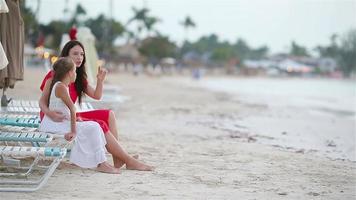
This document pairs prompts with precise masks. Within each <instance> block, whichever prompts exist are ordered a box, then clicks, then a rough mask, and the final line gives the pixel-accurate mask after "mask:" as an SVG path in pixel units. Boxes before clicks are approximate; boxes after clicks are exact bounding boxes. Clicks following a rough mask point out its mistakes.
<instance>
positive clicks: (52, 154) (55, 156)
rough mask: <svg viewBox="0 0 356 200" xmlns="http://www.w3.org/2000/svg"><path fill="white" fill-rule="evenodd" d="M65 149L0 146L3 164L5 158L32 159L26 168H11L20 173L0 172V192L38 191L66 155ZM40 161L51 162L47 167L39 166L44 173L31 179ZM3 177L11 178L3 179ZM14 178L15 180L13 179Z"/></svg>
mask: <svg viewBox="0 0 356 200" xmlns="http://www.w3.org/2000/svg"><path fill="white" fill-rule="evenodd" d="M66 152H67V150H66V149H65V148H58V147H19V146H0V156H1V159H2V161H3V163H5V162H4V160H5V158H7V157H32V158H34V160H33V162H32V163H31V164H30V165H29V166H28V167H21V168H19V167H11V166H6V168H7V169H9V168H14V169H16V170H20V171H22V172H15V173H14V172H1V173H0V176H1V177H2V178H1V180H0V191H3V192H31V191H36V190H38V189H40V188H41V187H42V186H43V185H45V184H46V182H47V180H48V179H49V177H50V176H51V175H52V174H53V172H54V171H55V169H56V168H57V166H58V165H59V163H60V162H61V160H63V158H64V156H65V155H66ZM42 159H50V160H51V161H52V162H51V163H50V164H49V165H47V166H40V168H44V169H45V171H44V172H43V174H42V175H41V176H40V177H39V178H38V176H37V177H32V176H33V173H32V172H33V170H34V168H35V167H38V166H39V165H38V162H39V161H40V160H42ZM4 177H11V179H9V178H4ZM15 178H16V179H15Z"/></svg>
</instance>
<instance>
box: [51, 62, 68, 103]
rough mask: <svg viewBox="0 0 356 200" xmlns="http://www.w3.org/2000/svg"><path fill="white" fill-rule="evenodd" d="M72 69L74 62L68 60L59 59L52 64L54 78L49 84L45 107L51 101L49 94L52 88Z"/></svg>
mask: <svg viewBox="0 0 356 200" xmlns="http://www.w3.org/2000/svg"><path fill="white" fill-rule="evenodd" d="M73 67H74V62H73V61H72V59H70V58H66V57H64V58H59V59H58V60H57V61H56V62H55V63H54V64H53V70H54V76H53V79H52V82H51V86H50V90H49V97H48V101H47V106H49V101H50V99H51V93H52V89H53V86H54V84H55V83H56V82H58V81H62V80H63V79H64V78H65V76H66V75H67V73H68V72H70V70H72V69H73Z"/></svg>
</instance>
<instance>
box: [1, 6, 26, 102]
mask: <svg viewBox="0 0 356 200" xmlns="http://www.w3.org/2000/svg"><path fill="white" fill-rule="evenodd" d="M6 3H7V6H8V8H9V12H8V13H1V14H0V41H1V43H2V45H3V48H4V52H5V54H6V57H7V59H8V61H9V63H8V65H7V67H5V68H4V69H2V70H0V88H2V89H3V91H4V92H5V90H6V89H7V88H14V86H15V83H16V81H19V80H23V76H24V67H23V54H24V35H25V34H24V22H23V19H22V16H21V12H20V5H19V4H20V1H19V0H7V1H6ZM6 100H7V99H6V96H5V95H4V93H3V97H2V101H1V105H2V106H6V105H7V103H6V102H7V101H6Z"/></svg>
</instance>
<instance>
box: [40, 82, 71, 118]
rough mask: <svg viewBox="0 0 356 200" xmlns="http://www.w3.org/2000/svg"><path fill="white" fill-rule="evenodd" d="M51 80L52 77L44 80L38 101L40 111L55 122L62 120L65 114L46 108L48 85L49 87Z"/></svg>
mask: <svg viewBox="0 0 356 200" xmlns="http://www.w3.org/2000/svg"><path fill="white" fill-rule="evenodd" d="M51 82H52V78H50V79H48V80H47V81H46V84H45V86H44V88H43V91H42V94H41V97H40V100H39V102H38V104H39V106H40V108H41V111H42V112H43V113H44V114H45V115H47V116H48V117H49V118H51V119H52V120H53V121H55V122H62V121H63V120H64V118H65V116H64V115H63V113H61V112H59V111H52V110H50V109H49V108H48V106H47V102H48V99H49V92H50V87H51Z"/></svg>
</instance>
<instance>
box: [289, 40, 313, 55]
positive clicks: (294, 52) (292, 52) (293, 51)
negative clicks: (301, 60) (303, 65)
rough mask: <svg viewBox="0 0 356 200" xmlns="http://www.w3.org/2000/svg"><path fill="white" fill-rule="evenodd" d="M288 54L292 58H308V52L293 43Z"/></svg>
mask: <svg viewBox="0 0 356 200" xmlns="http://www.w3.org/2000/svg"><path fill="white" fill-rule="evenodd" d="M289 54H290V55H293V56H309V53H308V50H307V49H306V48H305V47H303V46H300V45H298V44H297V43H296V42H294V41H292V46H291V49H290V52H289Z"/></svg>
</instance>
